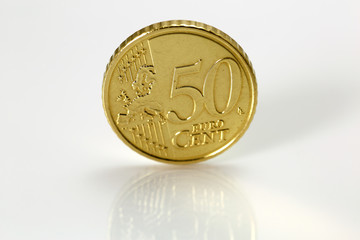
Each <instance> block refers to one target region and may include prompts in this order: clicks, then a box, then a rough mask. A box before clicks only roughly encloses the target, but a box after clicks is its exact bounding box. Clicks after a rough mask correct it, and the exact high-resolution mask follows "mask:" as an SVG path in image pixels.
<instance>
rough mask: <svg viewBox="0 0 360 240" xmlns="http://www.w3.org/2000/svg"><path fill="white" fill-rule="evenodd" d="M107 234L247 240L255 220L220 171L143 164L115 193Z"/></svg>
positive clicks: (115, 238)
mask: <svg viewBox="0 0 360 240" xmlns="http://www.w3.org/2000/svg"><path fill="white" fill-rule="evenodd" d="M110 239H111V240H118V239H121V240H124V239H126V240H127V239H129V240H130V239H131V240H134V239H136V240H137V239H149V240H150V239H151V240H153V239H154V240H158V239H164V240H165V239H166V240H169V239H173V240H180V239H186V240H192V239H205V240H210V239H214V240H219V239H221V240H225V239H244V240H247V239H249V240H252V239H255V237H254V221H253V216H252V213H251V210H250V206H249V204H248V202H247V200H246V199H245V197H244V195H243V194H242V193H241V191H240V190H239V188H238V187H237V186H236V184H235V183H234V182H233V181H231V180H229V179H228V178H226V177H224V176H223V175H222V174H221V172H219V171H215V170H214V169H211V170H209V169H208V170H206V169H205V170H204V169H199V167H186V168H181V169H179V168H166V169H163V168H162V169H148V170H146V171H144V173H142V174H139V176H137V177H135V178H134V180H133V181H131V182H130V183H129V184H126V185H125V187H124V188H123V191H122V192H121V193H120V195H119V196H118V198H117V199H116V201H115V204H114V207H113V209H112V211H111V217H110Z"/></svg>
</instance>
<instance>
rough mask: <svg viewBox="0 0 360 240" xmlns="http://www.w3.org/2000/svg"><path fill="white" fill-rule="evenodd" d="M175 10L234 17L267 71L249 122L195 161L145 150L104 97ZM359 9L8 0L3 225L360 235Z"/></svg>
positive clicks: (0, 105)
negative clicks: (175, 162)
mask: <svg viewBox="0 0 360 240" xmlns="http://www.w3.org/2000/svg"><path fill="white" fill-rule="evenodd" d="M168 19H191V20H197V21H201V22H205V23H207V24H210V25H213V26H215V27H217V28H219V29H221V30H223V31H224V32H226V33H227V34H229V35H230V36H231V37H232V38H234V39H235V40H236V41H238V43H239V44H240V45H241V46H242V47H243V48H244V49H245V51H246V52H247V53H248V55H249V56H250V59H251V60H252V62H253V65H254V68H255V71H256V74H257V78H258V85H259V104H258V108H257V113H256V115H255V118H254V121H253V123H252V125H251V126H250V128H249V130H248V132H247V133H246V134H245V135H244V137H243V138H242V139H241V140H240V141H239V142H238V143H237V144H236V145H235V146H234V147H232V148H231V149H230V150H228V151H227V152H225V153H224V154H222V155H220V156H219V157H217V158H215V159H212V160H209V161H207V162H204V163H202V164H198V165H195V166H188V167H182V166H168V165H164V164H160V163H156V162H153V161H151V160H148V159H145V158H144V157H142V156H139V155H138V154H136V153H134V152H133V151H131V150H130V149H129V148H127V147H126V146H125V145H124V144H123V143H122V142H121V141H120V140H119V139H117V137H116V135H115V134H114V133H113V132H112V130H111V129H110V127H109V125H108V124H107V122H106V118H105V116H104V113H103V110H102V105H101V104H102V103H101V85H102V75H103V72H104V70H105V65H106V63H107V62H108V60H109V58H110V56H111V54H112V53H113V51H114V50H115V48H116V47H117V46H118V45H119V44H120V43H121V42H122V41H123V40H124V39H125V38H127V37H128V36H129V35H130V34H132V33H133V32H135V31H137V30H138V29H140V28H142V27H144V26H146V25H149V24H151V23H154V22H158V21H163V20H168ZM359 21H360V3H359V2H358V1H355V0H354V1H349V0H345V1H325V0H313V1H309V0H305V1H280V0H278V1H271V2H270V1H255V2H241V1H240V2H239V1H232V2H231V1H221V2H211V3H210V1H181V2H178V3H170V2H168V1H163V2H161V1H151V2H149V1H143V2H141V1H122V2H120V1H73V0H72V1H42V0H37V1H2V2H1V3H0V43H1V44H0V66H1V71H0V79H1V88H0V91H1V94H0V109H1V118H0V146H1V148H0V164H1V166H0V239H6V240H13V239H16V240H17V239H36V240H41V239H46V240H48V239H51V240H57V239H87V240H91V239H96V240H98V239H107V238H109V239H111V240H114V239H116V240H117V239H121V240H123V239H164V240H168V239H174V240H175V239H177V240H179V239H186V240H188V239H221V240H223V239H224V240H225V239H251V237H253V236H254V235H255V237H256V239H258V240H269V239H270V240H281V239H284V240H289V239H291V240H297V239H299V240H303V239H307V240H315V239H316V240H318V239H326V240H338V239H346V240H358V239H360V204H359V203H360V186H359V183H360V174H359V173H360V162H359V161H360V151H359V147H360V141H359V136H360V107H359V104H360V94H359V92H360V68H359V64H360V27H359V26H360V25H359ZM111 219H112V220H111ZM253 227H254V228H255V233H254V232H252V228H253Z"/></svg>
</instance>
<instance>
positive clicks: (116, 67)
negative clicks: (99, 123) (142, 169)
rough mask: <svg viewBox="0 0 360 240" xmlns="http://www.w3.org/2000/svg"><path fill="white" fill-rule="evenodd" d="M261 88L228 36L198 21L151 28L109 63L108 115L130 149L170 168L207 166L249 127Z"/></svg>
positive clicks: (131, 39) (105, 99) (134, 37)
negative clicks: (176, 165) (206, 162)
mask: <svg viewBox="0 0 360 240" xmlns="http://www.w3.org/2000/svg"><path fill="white" fill-rule="evenodd" d="M256 99H257V86H256V79H255V74H254V71H253V69H252V66H251V63H250V61H249V59H248V57H247V55H246V54H245V52H244V51H243V50H242V48H241V47H240V46H239V45H238V44H237V43H236V42H235V41H234V40H233V39H231V38H230V37H229V36H228V35H226V34H225V33H223V32H221V31H220V30H218V29H216V28H214V27H211V26H209V25H206V24H203V23H199V22H194V21H182V20H177V21H167V22H160V23H156V24H153V25H150V26H148V27H146V28H143V29H141V30H140V31H138V32H136V33H134V34H133V35H132V36H130V37H129V38H128V39H126V40H125V41H124V42H123V43H122V44H121V45H120V47H119V48H118V49H116V51H115V53H114V55H113V56H112V57H111V59H110V63H109V64H108V65H107V68H106V72H105V74H104V82H103V105H104V109H105V114H106V117H107V119H108V121H109V123H110V125H111V127H112V128H113V130H114V131H115V132H116V134H117V135H118V136H119V137H120V139H122V140H123V141H124V142H125V143H126V144H127V145H128V146H130V147H131V148H132V149H134V150H135V151H137V152H138V153H140V154H142V155H144V156H147V157H149V158H151V159H154V160H158V161H162V162H169V163H193V162H198V161H202V160H206V159H208V158H210V157H214V156H215V155H217V154H219V153H221V152H222V151H224V150H225V149H227V148H228V147H229V146H231V145H232V144H234V143H235V142H236V141H237V140H238V139H239V138H240V137H241V136H242V135H243V134H244V132H245V131H246V129H247V128H248V126H249V124H250V122H251V120H252V118H253V115H254V112H255V106H256Z"/></svg>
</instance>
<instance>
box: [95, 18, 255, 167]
mask: <svg viewBox="0 0 360 240" xmlns="http://www.w3.org/2000/svg"><path fill="white" fill-rule="evenodd" d="M184 27H185V28H193V29H197V30H202V31H206V32H208V33H210V34H213V35H215V36H216V37H220V39H222V40H224V41H225V43H228V44H229V45H230V46H232V47H233V48H234V49H236V50H237V51H238V53H239V54H240V55H241V57H242V58H243V59H244V60H245V63H246V64H247V67H248V70H249V73H250V75H251V79H250V80H251V81H250V82H251V86H250V87H251V91H252V95H251V96H252V98H253V104H252V107H251V114H250V115H249V116H248V117H247V121H246V123H245V125H244V127H243V128H242V129H241V131H240V132H239V133H238V135H237V136H236V137H235V138H233V139H231V140H230V141H229V142H228V143H227V144H225V145H224V146H222V147H220V148H218V149H216V150H214V151H212V152H211V153H210V154H207V155H205V156H202V157H198V158H192V159H186V160H176V159H169V158H162V157H158V156H154V155H151V154H150V153H147V152H145V151H144V150H142V149H140V148H138V147H137V146H135V145H133V144H132V143H131V142H129V141H128V140H127V139H126V138H125V137H124V136H123V134H122V133H121V131H120V130H119V129H118V128H117V126H116V125H115V123H114V121H113V119H112V117H111V113H110V107H109V108H107V106H109V103H108V88H109V83H110V78H111V74H109V70H110V69H111V65H112V64H114V59H116V58H117V57H118V55H119V54H121V53H123V52H126V51H124V49H126V48H127V47H128V46H129V45H131V44H132V43H133V42H135V41H136V40H138V39H139V38H142V37H143V36H145V35H148V34H151V33H154V32H155V31H159V30H163V29H169V28H184ZM219 44H220V43H219ZM220 45H221V44H220ZM110 73H112V72H110ZM102 103H103V108H104V111H105V116H106V118H107V120H108V122H109V124H110V126H111V128H112V129H113V131H114V132H115V133H116V135H117V136H118V137H119V138H120V139H121V140H122V141H123V142H124V143H125V144H126V145H127V146H129V147H130V148H131V149H133V150H134V151H135V152H137V153H139V154H141V155H142V156H145V157H147V158H150V159H152V160H155V161H159V162H165V163H172V164H190V163H196V162H201V161H205V160H208V159H210V158H213V157H216V156H218V155H219V154H220V153H222V152H224V151H225V150H227V149H229V148H230V147H232V146H233V145H234V144H235V143H236V142H237V141H238V140H239V139H240V138H241V137H242V136H243V135H244V134H245V132H246V131H247V129H248V128H249V126H250V123H251V122H252V120H253V118H254V114H255V111H256V106H257V81H256V76H255V71H254V69H253V67H252V64H251V62H250V60H249V57H248V56H247V54H246V53H245V52H244V50H243V49H242V47H241V46H240V45H239V44H238V43H237V42H236V41H235V40H233V39H232V38H231V37H230V36H229V35H227V34H226V33H224V32H222V31H221V30H219V29H217V28H215V27H213V26H210V25H207V24H205V23H201V22H196V21H190V20H170V21H163V22H158V23H155V24H152V25H149V26H147V27H145V28H142V29H140V30H139V31H137V32H135V33H134V34H132V35H131V36H130V37H128V38H127V39H126V40H125V41H123V42H122V43H121V44H120V46H119V47H118V48H117V49H116V50H115V52H114V53H113V55H112V56H111V57H110V60H109V63H108V64H107V65H106V70H105V73H104V78H103V85H102Z"/></svg>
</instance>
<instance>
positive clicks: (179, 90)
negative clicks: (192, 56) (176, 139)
mask: <svg viewBox="0 0 360 240" xmlns="http://www.w3.org/2000/svg"><path fill="white" fill-rule="evenodd" d="M221 64H225V65H226V67H227V69H228V71H229V75H230V87H229V91H228V93H227V96H228V98H227V101H226V105H225V107H224V108H223V109H219V107H218V106H217V104H216V94H215V82H216V81H217V79H216V75H217V72H218V69H219V67H220V65H221ZM200 68H201V59H200V60H199V61H197V62H196V63H194V64H191V65H186V66H178V67H175V69H174V75H173V79H172V80H173V81H172V86H171V91H170V99H173V98H175V97H178V96H181V95H186V96H188V97H190V98H191V99H192V102H193V109H192V112H191V114H190V115H189V116H187V117H180V115H179V114H178V113H177V112H176V111H174V110H170V111H168V113H167V116H168V119H169V120H170V121H172V122H175V123H176V122H177V123H181V122H185V121H190V120H192V119H195V118H196V117H197V116H198V115H199V114H200V113H201V112H202V110H203V108H204V106H205V107H206V109H207V111H208V112H209V113H210V114H211V115H214V116H219V115H224V114H226V113H228V112H230V111H231V110H232V109H233V108H234V106H235V104H236V102H237V100H238V99H239V97H240V89H241V69H240V67H239V65H238V64H237V63H236V61H235V60H234V59H232V58H222V59H219V60H217V61H216V62H215V63H214V64H213V65H212V67H211V68H210V69H209V71H208V72H207V74H206V77H205V80H204V83H203V86H202V89H201V90H200V89H198V88H196V87H195V86H180V87H179V86H178V85H179V84H178V82H179V77H180V76H181V75H186V74H195V73H199V72H200Z"/></svg>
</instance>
